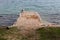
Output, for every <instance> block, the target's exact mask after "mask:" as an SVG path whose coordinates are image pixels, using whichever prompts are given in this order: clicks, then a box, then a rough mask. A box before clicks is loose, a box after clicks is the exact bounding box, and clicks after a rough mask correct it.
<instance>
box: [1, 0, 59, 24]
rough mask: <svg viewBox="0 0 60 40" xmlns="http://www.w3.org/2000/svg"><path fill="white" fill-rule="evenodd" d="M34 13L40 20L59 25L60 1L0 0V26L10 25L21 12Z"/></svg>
mask: <svg viewBox="0 0 60 40" xmlns="http://www.w3.org/2000/svg"><path fill="white" fill-rule="evenodd" d="M22 9H24V10H26V11H36V12H38V13H39V14H40V16H41V18H42V20H44V21H47V22H50V23H56V24H60V0H0V25H11V24H13V23H14V22H15V21H16V19H17V18H18V16H17V15H18V14H19V13H20V12H21V10H22Z"/></svg>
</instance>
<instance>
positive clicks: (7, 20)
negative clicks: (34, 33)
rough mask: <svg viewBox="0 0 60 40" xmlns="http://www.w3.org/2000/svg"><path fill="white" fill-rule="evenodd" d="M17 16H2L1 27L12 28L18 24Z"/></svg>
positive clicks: (0, 15) (0, 17)
mask: <svg viewBox="0 0 60 40" xmlns="http://www.w3.org/2000/svg"><path fill="white" fill-rule="evenodd" d="M18 16H19V15H17V14H0V26H11V25H13V24H14V22H16V20H17V18H18Z"/></svg>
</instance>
